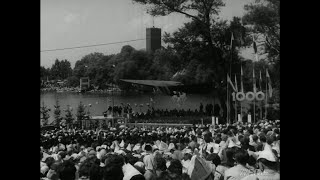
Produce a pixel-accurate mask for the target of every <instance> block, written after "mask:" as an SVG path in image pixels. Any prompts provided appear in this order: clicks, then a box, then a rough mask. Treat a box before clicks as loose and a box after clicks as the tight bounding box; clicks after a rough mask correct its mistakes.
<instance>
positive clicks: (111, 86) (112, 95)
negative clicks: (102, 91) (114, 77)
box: [111, 83, 114, 126]
mask: <svg viewBox="0 0 320 180" xmlns="http://www.w3.org/2000/svg"><path fill="white" fill-rule="evenodd" d="M111 87H112V91H111V96H112V126H114V120H113V116H114V114H113V109H114V98H113V89H114V84H113V83H112V86H111Z"/></svg>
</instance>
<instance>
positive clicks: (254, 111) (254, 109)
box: [252, 62, 256, 123]
mask: <svg viewBox="0 0 320 180" xmlns="http://www.w3.org/2000/svg"><path fill="white" fill-rule="evenodd" d="M252 64H253V69H254V62H253V63H252ZM253 72H254V70H253ZM254 76H255V75H254ZM253 83H256V80H255V79H254V82H253ZM254 87H255V84H254ZM253 90H254V91H255V89H253ZM253 93H256V92H253ZM255 120H256V99H253V123H255V122H256V121H255Z"/></svg>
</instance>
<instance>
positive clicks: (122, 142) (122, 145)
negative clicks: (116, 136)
mask: <svg viewBox="0 0 320 180" xmlns="http://www.w3.org/2000/svg"><path fill="white" fill-rule="evenodd" d="M119 146H120V147H121V148H123V147H124V141H123V140H122V141H121V143H120V144H119Z"/></svg>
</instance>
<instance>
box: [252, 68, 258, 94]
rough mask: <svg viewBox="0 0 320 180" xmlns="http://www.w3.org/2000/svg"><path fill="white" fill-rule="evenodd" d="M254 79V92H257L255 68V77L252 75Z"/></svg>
mask: <svg viewBox="0 0 320 180" xmlns="http://www.w3.org/2000/svg"><path fill="white" fill-rule="evenodd" d="M252 78H253V81H252V82H253V92H254V93H255V92H257V87H256V77H255V75H254V68H253V75H252Z"/></svg>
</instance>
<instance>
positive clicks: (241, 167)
mask: <svg viewBox="0 0 320 180" xmlns="http://www.w3.org/2000/svg"><path fill="white" fill-rule="evenodd" d="M234 156H235V161H236V165H235V166H234V167H231V168H229V169H228V170H226V171H225V175H224V179H225V180H226V179H229V178H232V179H237V180H240V179H242V178H243V177H245V176H248V175H250V174H253V173H254V172H253V171H251V170H250V169H249V168H247V163H248V160H249V154H248V152H247V150H245V149H243V148H239V149H236V151H235V155H234Z"/></svg>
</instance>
